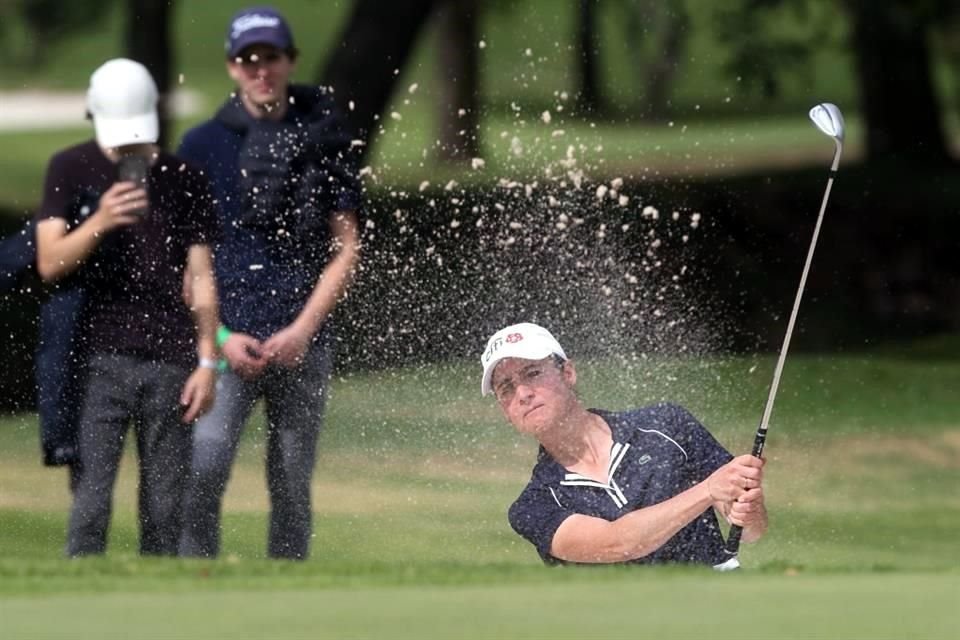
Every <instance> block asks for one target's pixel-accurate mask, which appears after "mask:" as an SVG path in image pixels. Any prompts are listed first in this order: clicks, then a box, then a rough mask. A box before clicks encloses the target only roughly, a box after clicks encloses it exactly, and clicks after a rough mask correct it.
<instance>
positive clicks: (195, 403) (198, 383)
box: [180, 367, 217, 424]
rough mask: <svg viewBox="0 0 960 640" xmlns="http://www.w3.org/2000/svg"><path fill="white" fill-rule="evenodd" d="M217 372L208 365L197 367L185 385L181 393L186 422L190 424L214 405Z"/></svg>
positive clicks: (183, 417)
mask: <svg viewBox="0 0 960 640" xmlns="http://www.w3.org/2000/svg"><path fill="white" fill-rule="evenodd" d="M216 383H217V372H216V371H214V370H213V369H209V368H207V367H197V368H196V369H195V370H194V371H193V373H192V374H190V377H189V378H187V383H186V384H185V385H183V392H182V393H181V394H180V405H181V406H182V407H183V416H182V417H181V418H180V419H181V420H182V421H183V422H184V424H190V423H191V422H193V421H194V420H196V419H197V418H199V417H200V416H202V415H203V414H205V413H206V412H207V411H209V410H210V407H212V406H213V399H214V397H215V395H216Z"/></svg>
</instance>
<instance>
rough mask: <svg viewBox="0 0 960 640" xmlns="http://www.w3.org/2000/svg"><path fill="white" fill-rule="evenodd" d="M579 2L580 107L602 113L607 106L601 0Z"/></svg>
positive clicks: (577, 68) (577, 79) (585, 111)
mask: <svg viewBox="0 0 960 640" xmlns="http://www.w3.org/2000/svg"><path fill="white" fill-rule="evenodd" d="M576 3H577V11H576V30H577V33H576V47H575V48H574V52H575V56H576V57H575V58H574V78H575V82H576V86H577V90H576V103H575V104H576V109H577V111H578V112H580V113H581V114H600V113H603V112H604V111H605V110H606V106H607V105H606V100H605V99H604V96H603V91H602V89H601V84H602V82H601V78H600V34H599V32H598V30H597V9H598V8H599V5H600V0H576Z"/></svg>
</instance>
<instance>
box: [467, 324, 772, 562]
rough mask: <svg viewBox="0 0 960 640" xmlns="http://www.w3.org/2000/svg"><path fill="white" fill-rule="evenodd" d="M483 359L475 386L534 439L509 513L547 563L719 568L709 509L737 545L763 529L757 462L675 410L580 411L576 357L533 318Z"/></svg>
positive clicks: (497, 339) (498, 339)
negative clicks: (530, 464)
mask: <svg viewBox="0 0 960 640" xmlns="http://www.w3.org/2000/svg"><path fill="white" fill-rule="evenodd" d="M480 360H481V364H482V365H483V380H482V383H481V391H482V393H483V394H484V395H487V394H490V393H493V394H494V395H495V396H496V398H497V402H498V403H499V405H500V409H501V410H502V411H503V414H504V416H505V417H506V418H507V420H508V421H509V422H510V424H512V425H513V426H514V428H516V429H517V431H519V432H520V433H523V434H529V435H531V436H533V437H534V438H536V439H537V441H539V443H540V451H539V454H538V456H537V463H536V466H535V467H534V469H533V475H532V478H531V479H530V482H529V484H527V486H526V488H525V489H524V490H523V492H522V493H521V494H520V497H519V498H517V500H516V502H514V503H513V505H512V506H511V507H510V514H509V518H510V525H511V526H512V527H513V529H514V530H515V531H516V532H517V533H519V534H520V535H521V536H523V537H524V538H526V539H527V540H529V541H530V542H531V543H532V544H533V545H534V546H535V547H536V548H537V552H538V553H539V554H540V557H541V558H543V560H544V562H546V563H547V564H560V563H637V564H662V563H699V564H709V565H716V564H720V563H722V562H723V561H724V560H726V559H727V558H726V556H725V554H724V551H723V545H724V542H723V537H722V535H721V532H720V525H719V523H718V521H717V516H716V514H715V511H717V512H719V513H720V514H721V515H723V516H724V517H725V518H726V520H727V521H729V522H730V523H732V524H736V525H740V526H742V527H743V537H742V541H743V542H753V541H756V540H757V539H759V538H760V537H761V536H762V535H763V533H764V532H765V531H766V528H767V513H766V509H765V508H764V503H763V488H762V483H763V465H764V461H763V460H761V459H759V458H755V457H753V456H750V455H744V456H739V457H737V458H733V457H732V456H731V455H730V454H729V453H728V452H727V451H726V450H725V449H724V448H723V447H722V446H721V445H720V444H719V443H718V442H717V441H716V440H715V439H714V438H713V436H711V435H710V433H709V432H708V431H707V430H706V428H704V427H703V425H701V424H700V423H699V422H698V421H697V420H696V418H694V417H693V416H692V415H691V414H690V413H689V412H687V411H686V410H684V409H683V408H681V407H679V406H676V405H670V404H658V405H654V406H649V407H644V408H641V409H634V410H630V411H623V412H612V411H603V410H599V409H587V408H586V407H585V406H584V405H583V404H582V402H581V400H580V398H579V397H578V396H577V393H576V391H575V389H574V387H575V385H576V382H577V371H576V368H575V367H574V364H573V362H572V361H570V360H569V359H568V358H567V356H566V354H565V353H564V350H563V348H562V347H561V346H560V344H559V343H558V342H557V340H556V339H555V338H554V337H553V336H552V335H551V334H550V332H549V331H547V330H546V329H544V328H543V327H540V326H537V325H535V324H530V323H522V324H516V325H512V326H509V327H506V328H504V329H501V330H500V331H498V332H497V333H495V334H494V335H493V337H491V338H490V340H489V341H488V342H487V348H486V350H485V351H484V352H483V356H481V359H480Z"/></svg>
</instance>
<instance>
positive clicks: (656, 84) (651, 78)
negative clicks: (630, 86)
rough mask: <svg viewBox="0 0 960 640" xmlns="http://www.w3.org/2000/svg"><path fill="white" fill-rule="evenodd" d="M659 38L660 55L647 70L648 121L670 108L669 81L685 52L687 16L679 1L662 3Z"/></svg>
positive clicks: (659, 116)
mask: <svg viewBox="0 0 960 640" xmlns="http://www.w3.org/2000/svg"><path fill="white" fill-rule="evenodd" d="M662 9H663V11H664V12H665V15H664V16H663V21H662V26H663V36H662V40H661V47H660V49H661V53H660V55H658V56H656V57H654V58H653V59H652V60H651V62H650V67H649V69H648V70H647V74H646V82H645V83H644V86H645V88H646V103H647V110H648V114H649V116H650V117H651V118H652V119H655V120H659V119H663V118H665V117H666V115H667V110H668V109H669V107H670V96H671V95H672V91H673V79H674V77H675V76H676V73H677V69H678V68H679V65H680V59H681V57H682V56H683V53H684V51H685V50H686V45H687V35H688V31H687V29H688V27H689V26H690V16H688V15H687V11H686V9H685V8H684V6H683V3H681V2H667V3H663V5H662Z"/></svg>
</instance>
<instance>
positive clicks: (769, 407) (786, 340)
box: [724, 142, 842, 557]
mask: <svg viewBox="0 0 960 640" xmlns="http://www.w3.org/2000/svg"><path fill="white" fill-rule="evenodd" d="M841 150H842V147H841V145H840V143H839V142H838V143H837V151H836V153H835V154H834V156H833V164H832V165H831V166H830V178H829V179H828V180H827V188H826V190H824V192H823V201H822V202H821V203H820V213H819V215H818V216H817V224H816V225H815V226H814V228H813V238H812V239H811V240H810V248H809V249H808V250H807V261H806V263H805V264H804V265H803V273H802V274H801V275H800V286H799V287H798V288H797V295H796V297H795V298H794V300H793V310H792V311H791V312H790V320H789V321H788V322H787V332H786V335H784V337H783V345H782V346H781V347H780V356H779V357H778V358H777V366H776V367H775V368H774V370H773V381H772V382H771V383H770V393H769V394H767V404H766V406H765V407H764V408H763V417H762V418H761V419H760V427H759V428H758V429H757V435H756V437H755V438H754V441H753V450H752V451H751V454H752V455H754V456H756V457H758V458H759V457H760V456H761V455H762V454H763V447H764V444H765V443H766V440H767V429H768V427H769V426H770V415H771V414H772V413H773V403H774V401H775V400H776V397H777V389H778V388H779V387H780V375H781V374H782V373H783V364H784V362H786V359H787V351H788V350H789V349H790V339H791V338H792V337H793V327H794V325H795V324H796V322H797V314H798V313H799V311H800V301H801V300H802V299H803V291H804V289H805V288H806V286H807V275H808V274H809V273H810V265H811V264H812V263H813V254H814V252H816V250H817V239H818V238H819V237H820V227H821V226H822V225H823V216H824V213H825V212H826V210H827V202H828V201H829V200H830V190H831V189H832V188H833V180H834V178H835V177H836V174H837V166H838V164H839V162H840V152H841ZM742 534H743V527H740V526H738V525H733V526H731V527H730V534H729V535H728V536H727V542H726V545H725V546H724V552H725V553H726V554H727V555H728V556H731V557H732V556H736V555H737V553H738V552H739V550H740V536H741V535H742Z"/></svg>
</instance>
